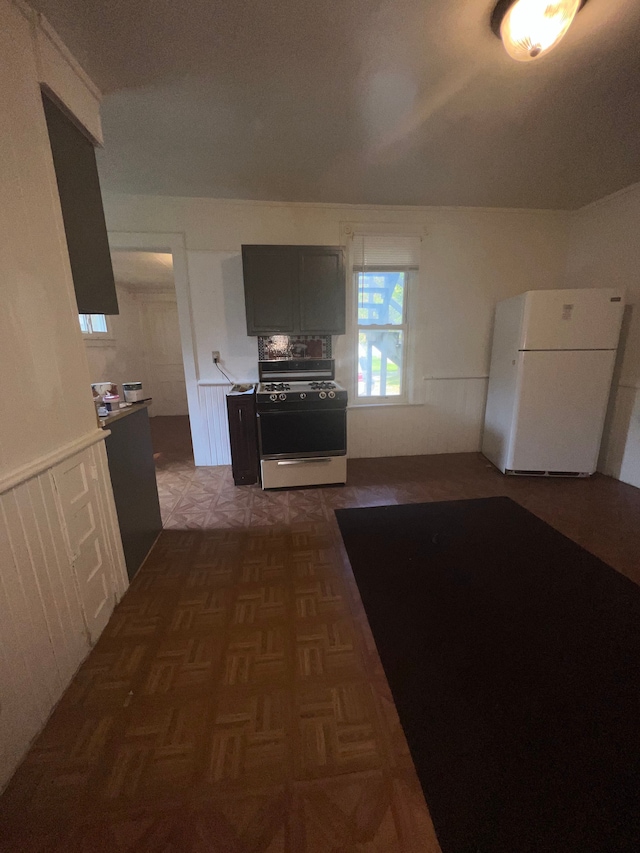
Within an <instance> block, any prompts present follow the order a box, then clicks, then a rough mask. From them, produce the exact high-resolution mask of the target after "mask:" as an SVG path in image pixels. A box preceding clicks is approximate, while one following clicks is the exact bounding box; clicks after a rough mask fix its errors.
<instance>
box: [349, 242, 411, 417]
mask: <svg viewBox="0 0 640 853" xmlns="http://www.w3.org/2000/svg"><path fill="white" fill-rule="evenodd" d="M419 263H420V237H414V236H405V235H401V234H355V235H354V238H353V277H354V291H355V294H356V299H357V305H356V325H357V330H356V331H357V334H356V353H355V362H356V367H357V378H356V383H355V385H356V389H357V391H356V393H357V397H358V399H359V400H360V401H361V402H366V401H367V400H371V401H372V402H402V401H404V400H405V399H406V397H407V385H408V383H407V357H408V341H407V338H408V321H407V311H408V300H409V295H410V291H411V289H412V287H413V285H414V283H415V281H416V280H417V273H418V269H419Z"/></svg>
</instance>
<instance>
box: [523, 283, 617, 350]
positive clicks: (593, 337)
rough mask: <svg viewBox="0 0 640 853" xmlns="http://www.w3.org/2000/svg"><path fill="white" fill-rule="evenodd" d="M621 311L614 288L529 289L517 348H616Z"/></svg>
mask: <svg viewBox="0 0 640 853" xmlns="http://www.w3.org/2000/svg"><path fill="white" fill-rule="evenodd" d="M623 311H624V297H623V291H621V290H615V289H613V288H593V289H579V290H577V289H570V290H531V291H529V292H528V293H527V298H526V302H525V314H524V322H523V326H522V335H523V337H522V341H521V344H520V347H519V349H523V350H547V349H616V348H617V346H618V338H619V336H620V325H621V323H622V313H623Z"/></svg>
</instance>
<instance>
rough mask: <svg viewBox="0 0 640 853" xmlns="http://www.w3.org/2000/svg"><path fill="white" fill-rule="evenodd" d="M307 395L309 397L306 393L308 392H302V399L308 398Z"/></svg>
mask: <svg viewBox="0 0 640 853" xmlns="http://www.w3.org/2000/svg"><path fill="white" fill-rule="evenodd" d="M306 397H307V395H306V394H305V393H304V391H303V392H302V394H300V399H301V400H305V399H306Z"/></svg>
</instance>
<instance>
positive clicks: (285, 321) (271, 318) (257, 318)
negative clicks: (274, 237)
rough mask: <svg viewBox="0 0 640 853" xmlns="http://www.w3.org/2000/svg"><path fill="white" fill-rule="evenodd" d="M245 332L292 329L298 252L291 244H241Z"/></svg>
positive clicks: (293, 324)
mask: <svg viewBox="0 0 640 853" xmlns="http://www.w3.org/2000/svg"><path fill="white" fill-rule="evenodd" d="M242 269H243V275H244V295H245V306H246V311H247V334H249V335H268V334H271V333H272V332H283V333H287V334H292V333H293V332H295V331H296V329H295V326H296V319H297V310H298V305H297V302H298V254H297V251H296V248H295V246H243V247H242Z"/></svg>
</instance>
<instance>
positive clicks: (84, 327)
mask: <svg viewBox="0 0 640 853" xmlns="http://www.w3.org/2000/svg"><path fill="white" fill-rule="evenodd" d="M94 317H99V318H102V320H97V321H94V320H93V318H94ZM78 321H79V323H80V331H81V332H82V334H83V335H84V336H85V337H103V338H106V337H109V336H110V330H109V322H108V320H107V315H106V314H78ZM100 323H103V324H104V326H105V328H104V329H94V326H95V325H98V324H100Z"/></svg>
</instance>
